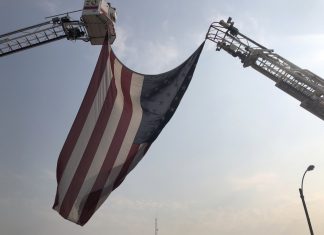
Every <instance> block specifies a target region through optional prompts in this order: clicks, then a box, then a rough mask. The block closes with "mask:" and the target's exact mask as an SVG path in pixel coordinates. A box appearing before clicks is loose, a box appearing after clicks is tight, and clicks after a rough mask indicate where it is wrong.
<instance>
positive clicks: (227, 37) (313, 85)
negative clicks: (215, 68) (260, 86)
mask: <svg viewBox="0 0 324 235" xmlns="http://www.w3.org/2000/svg"><path fill="white" fill-rule="evenodd" d="M206 39H208V40H210V41H212V42H214V43H216V51H220V50H221V49H223V50H224V51H226V52H228V53H229V54H230V55H232V56H234V57H237V58H238V59H240V60H241V62H242V63H243V67H248V66H251V67H252V68H253V69H255V70H257V71H258V72H260V73H262V74H263V75H265V76H267V77H268V78H270V79H271V80H273V81H274V82H275V83H276V87H278V88H280V89H281V90H283V91H284V92H286V93H288V94H289V95H291V96H293V97H294V98H296V99H297V100H299V101H300V102H301V104H300V106H301V107H303V108H305V109H306V110H308V111H309V112H311V113H313V114H314V115H316V116H317V117H319V118H321V119H322V120H324V80H323V79H322V78H321V77H319V76H317V75H316V74H314V73H312V72H311V71H309V70H306V69H301V68H299V67H298V66H297V65H295V64H293V63H291V62H290V61H288V60H287V59H285V58H283V57H281V56H280V55H278V54H276V53H274V51H273V50H272V49H268V48H266V47H264V46H262V45H260V44H259V43H257V42H255V41H253V40H252V39H250V38H248V37H247V36H245V35H244V34H242V33H240V32H239V30H238V29H237V28H235V27H234V22H233V21H232V19H231V18H228V20H227V21H226V22H225V21H223V20H221V21H220V22H214V23H212V24H211V25H210V27H209V30H208V32H207V35H206Z"/></svg>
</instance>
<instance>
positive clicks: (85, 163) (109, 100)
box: [60, 55, 117, 218]
mask: <svg viewBox="0 0 324 235" xmlns="http://www.w3.org/2000/svg"><path fill="white" fill-rule="evenodd" d="M111 60H114V56H113V55H111ZM112 63H113V62H112ZM116 96H117V89H116V85H115V78H114V77H113V78H112V79H111V83H110V86H109V89H108V92H107V95H106V98H105V102H104V104H103V107H102V109H101V111H100V114H99V117H98V120H97V123H96V125H95V128H94V129H93V132H92V134H91V137H90V139H89V142H88V144H87V147H86V149H85V151H84V153H83V156H82V158H81V161H80V163H79V166H78V168H77V170H76V172H75V174H74V176H73V179H72V181H71V184H70V185H69V188H68V190H67V192H66V195H65V197H64V199H63V202H62V205H61V208H60V214H61V215H62V216H63V217H64V218H67V217H68V216H69V214H70V211H71V209H72V206H73V204H74V202H75V200H76V198H77V196H78V194H79V191H80V189H81V187H82V184H83V182H84V180H85V178H86V176H87V173H88V170H89V168H90V166H91V162H92V161H93V158H94V156H95V153H96V151H97V148H98V145H99V143H100V140H101V138H102V135H103V133H104V131H105V127H106V125H107V122H108V120H109V116H110V114H111V111H112V109H113V106H114V102H115V99H116Z"/></svg>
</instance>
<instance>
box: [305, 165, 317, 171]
mask: <svg viewBox="0 0 324 235" xmlns="http://www.w3.org/2000/svg"><path fill="white" fill-rule="evenodd" d="M314 168H315V166H314V165H310V166H309V167H307V171H312V170H314Z"/></svg>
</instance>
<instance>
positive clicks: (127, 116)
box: [78, 67, 133, 225]
mask: <svg viewBox="0 0 324 235" xmlns="http://www.w3.org/2000/svg"><path fill="white" fill-rule="evenodd" d="M131 78H132V72H131V71H129V70H128V69H127V68H125V67H123V68H122V72H121V87H122V92H123V95H124V107H123V112H122V115H121V118H120V120H119V123H118V126H117V129H116V132H115V135H114V137H113V139H112V142H111V145H110V146H109V149H108V153H107V155H106V158H105V160H104V162H103V165H102V167H101V169H100V173H99V175H98V177H97V179H96V182H95V184H94V185H93V187H92V189H91V193H90V195H89V197H88V199H87V201H86V203H85V205H84V208H83V210H82V214H81V216H80V219H79V221H78V224H80V225H84V224H85V223H86V222H87V221H88V220H89V219H90V217H91V216H92V215H93V213H94V212H95V210H96V207H97V203H98V201H99V199H100V195H101V193H102V190H103V188H104V186H105V184H106V181H107V179H108V177H109V175H110V173H111V170H112V168H113V165H114V163H115V161H116V158H117V156H118V153H119V151H120V148H121V146H122V143H123V141H124V138H125V135H126V132H127V129H128V126H129V124H130V121H131V118H132V112H133V107H132V100H131V97H130V87H131Z"/></svg>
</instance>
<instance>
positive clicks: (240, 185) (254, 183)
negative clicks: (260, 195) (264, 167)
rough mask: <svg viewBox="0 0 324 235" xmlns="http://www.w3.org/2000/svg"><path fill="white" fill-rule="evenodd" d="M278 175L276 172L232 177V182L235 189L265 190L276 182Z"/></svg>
mask: <svg viewBox="0 0 324 235" xmlns="http://www.w3.org/2000/svg"><path fill="white" fill-rule="evenodd" d="M277 181H278V177H277V175H276V174H274V173H258V174H255V175H251V176H248V177H242V178H232V179H231V180H230V182H231V183H232V185H233V188H234V189H235V190H238V191H241V190H248V189H256V190H260V191H262V190H265V189H269V188H271V185H274V184H276V182H277Z"/></svg>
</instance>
